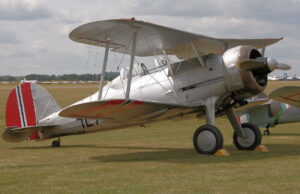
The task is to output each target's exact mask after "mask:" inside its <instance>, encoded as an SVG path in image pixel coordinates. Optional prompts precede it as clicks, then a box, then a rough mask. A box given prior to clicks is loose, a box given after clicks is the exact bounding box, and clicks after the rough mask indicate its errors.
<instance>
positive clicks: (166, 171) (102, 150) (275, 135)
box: [0, 81, 300, 193]
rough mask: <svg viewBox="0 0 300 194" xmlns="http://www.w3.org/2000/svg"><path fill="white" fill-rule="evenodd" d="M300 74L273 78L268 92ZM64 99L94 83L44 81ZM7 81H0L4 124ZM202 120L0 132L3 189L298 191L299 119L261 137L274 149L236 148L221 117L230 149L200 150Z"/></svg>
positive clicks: (90, 90)
mask: <svg viewBox="0 0 300 194" xmlns="http://www.w3.org/2000/svg"><path fill="white" fill-rule="evenodd" d="M284 85H298V86H299V85H300V82H283V81H280V82H279V81H273V82H270V84H269V87H268V88H267V90H266V91H267V93H269V92H270V91H272V90H273V89H275V88H278V87H281V86H284ZM45 87H46V88H47V89H48V91H49V92H50V93H52V94H53V96H54V97H55V99H57V101H58V103H59V104H60V105H61V106H66V105H69V104H71V103H72V102H74V101H76V100H79V99H81V98H83V97H85V96H87V95H89V94H92V93H93V92H94V91H96V89H97V87H98V86H97V85H79V86H77V87H76V86H73V85H72V86H71V85H57V86H53V85H47V86H45ZM10 89H11V87H10V86H0V128H2V129H3V128H4V110H5V102H6V98H7V95H8V93H9V91H10ZM202 124H203V121H202V120H200V121H197V120H189V121H182V122H174V121H173V122H171V121H166V122H161V123H155V124H153V125H150V126H148V127H146V128H141V127H133V128H128V129H124V130H117V131H108V132H103V133H95V134H86V135H78V136H69V137H63V138H62V142H61V144H62V147H60V148H51V147H50V144H51V141H52V140H46V141H42V142H34V141H26V142H22V143H17V144H15V143H8V142H4V141H3V140H2V139H0V157H1V158H0V193H300V123H296V124H286V125H280V126H277V127H276V128H272V129H271V133H272V135H271V136H268V137H265V136H264V137H263V144H265V145H266V146H267V147H268V148H269V150H270V152H268V153H261V152H249V151H238V150H236V149H235V147H234V146H233V145H232V132H233V130H232V128H231V126H230V125H229V123H228V121H227V120H225V119H222V118H219V119H217V126H218V127H219V128H220V129H221V131H222V132H223V135H224V140H225V142H224V144H225V146H224V147H225V148H226V149H227V150H228V151H229V152H230V153H231V155H230V156H228V157H217V156H207V155H199V154H196V153H195V151H194V149H193V145H192V135H193V133H194V131H195V129H196V128H197V127H198V126H200V125H202Z"/></svg>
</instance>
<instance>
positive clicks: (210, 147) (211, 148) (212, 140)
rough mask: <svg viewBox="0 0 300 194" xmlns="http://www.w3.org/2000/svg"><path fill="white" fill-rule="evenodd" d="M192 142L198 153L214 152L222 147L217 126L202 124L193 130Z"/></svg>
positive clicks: (221, 138)
mask: <svg viewBox="0 0 300 194" xmlns="http://www.w3.org/2000/svg"><path fill="white" fill-rule="evenodd" d="M193 144H194V148H195V150H196V151H197V152H198V153H200V154H214V153H215V152H217V151H218V150H219V149H221V148H222V147H223V136H222V134H221V132H220V130H219V129H218V128H216V127H214V126H212V125H203V126H201V127H199V128H198V129H197V130H196V131H195V133H194V136H193Z"/></svg>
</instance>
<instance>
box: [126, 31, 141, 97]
mask: <svg viewBox="0 0 300 194" xmlns="http://www.w3.org/2000/svg"><path fill="white" fill-rule="evenodd" d="M137 33H138V29H137V28H136V29H134V30H133V37H132V38H133V39H132V47H131V56H130V66H129V71H128V79H127V87H126V94H125V99H127V100H128V99H129V95H130V87H131V79H132V69H133V63H134V57H135V48H136V37H137Z"/></svg>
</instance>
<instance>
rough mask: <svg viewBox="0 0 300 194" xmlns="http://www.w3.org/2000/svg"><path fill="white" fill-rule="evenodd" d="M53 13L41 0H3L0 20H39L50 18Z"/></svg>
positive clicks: (0, 6)
mask: <svg viewBox="0 0 300 194" xmlns="http://www.w3.org/2000/svg"><path fill="white" fill-rule="evenodd" d="M50 16H51V13H50V12H49V10H47V9H46V8H45V7H43V6H42V5H41V1H39V0H1V1H0V20H19V21H23V20H38V19H45V18H49V17H50Z"/></svg>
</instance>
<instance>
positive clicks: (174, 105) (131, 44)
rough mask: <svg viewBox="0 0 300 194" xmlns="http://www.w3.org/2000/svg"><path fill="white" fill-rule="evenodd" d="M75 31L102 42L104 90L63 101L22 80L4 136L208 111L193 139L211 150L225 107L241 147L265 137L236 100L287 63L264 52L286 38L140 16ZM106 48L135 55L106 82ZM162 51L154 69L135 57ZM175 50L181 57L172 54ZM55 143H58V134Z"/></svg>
mask: <svg viewBox="0 0 300 194" xmlns="http://www.w3.org/2000/svg"><path fill="white" fill-rule="evenodd" d="M70 39H72V40H74V41H76V42H80V43H85V44H91V45H95V46H101V47H105V55H104V61H103V67H102V74H101V75H102V76H101V83H100V87H99V91H97V92H96V93H95V94H93V95H91V96H89V97H87V98H85V99H83V100H81V101H79V102H76V103H75V104H72V105H70V106H68V107H66V108H61V107H59V105H58V104H57V103H56V102H55V100H54V99H53V98H52V96H51V95H50V94H49V93H48V92H47V91H46V90H44V89H43V88H42V87H40V86H39V85H37V84H34V83H24V84H21V85H20V86H18V87H16V88H15V89H14V90H13V91H12V92H11V93H10V95H9V98H8V101H7V106H6V126H7V129H6V130H5V132H4V134H3V138H4V139H5V140H7V141H11V142H19V141H22V140H25V139H35V140H44V139H49V138H55V137H58V138H59V137H61V136H65V135H74V134H82V133H92V132H98V131H104V130H113V129H119V128H126V127H129V126H134V125H142V124H145V123H150V122H157V121H162V120H166V119H185V118H195V119H197V118H200V117H202V116H205V118H206V124H205V125H203V126H200V127H199V128H198V129H196V131H195V133H194V136H193V144H194V148H195V150H196V151H197V152H198V153H202V154H214V153H215V152H216V151H218V150H219V149H221V148H222V147H223V136H222V133H221V132H220V130H219V129H218V128H217V127H216V126H215V118H216V116H219V115H222V114H224V113H225V114H226V115H227V116H228V119H229V120H230V122H231V124H232V127H233V129H234V136H233V141H234V144H235V145H236V147H237V148H238V149H241V150H254V149H255V148H256V147H257V146H258V145H260V143H261V133H260V130H259V129H258V128H257V127H256V126H255V125H253V124H251V123H244V124H242V125H241V124H240V123H239V121H238V119H237V117H236V114H235V112H234V110H233V108H234V107H236V106H240V105H243V100H244V99H246V98H249V97H252V96H255V95H257V94H258V93H260V92H261V91H263V90H264V89H265V87H266V85H267V78H268V74H269V73H270V72H272V71H273V70H275V69H282V70H286V69H290V66H289V65H286V64H282V63H278V62H277V61H276V60H274V59H271V58H267V57H263V53H264V50H265V47H266V46H269V45H271V44H274V43H276V42H278V41H279V40H281V39H219V38H212V37H207V36H203V35H199V34H194V33H190V32H184V31H181V30H176V29H172V28H168V27H164V26H160V25H156V24H152V23H147V22H143V21H137V20H135V19H116V20H105V21H97V22H92V23H87V24H84V25H82V26H79V27H77V28H76V29H74V30H73V31H72V32H71V33H70ZM257 49H262V53H260V52H259V51H258V50H257ZM109 52H117V53H123V54H128V55H130V64H129V67H128V68H123V69H122V70H121V71H120V76H118V77H117V78H115V79H114V80H113V81H111V82H109V83H108V84H107V85H105V86H104V80H105V71H106V66H107V60H108V57H109ZM158 55H160V56H162V57H164V60H160V61H159V62H158V64H160V66H158V67H156V68H155V69H148V68H147V67H146V66H145V65H144V64H143V63H139V64H134V61H135V56H140V57H146V56H158ZM170 55H172V56H176V57H177V58H178V59H180V61H178V62H172V61H171V60H170V58H169V56H170ZM52 146H53V147H58V146H60V139H58V140H56V141H54V142H53V143H52Z"/></svg>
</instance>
